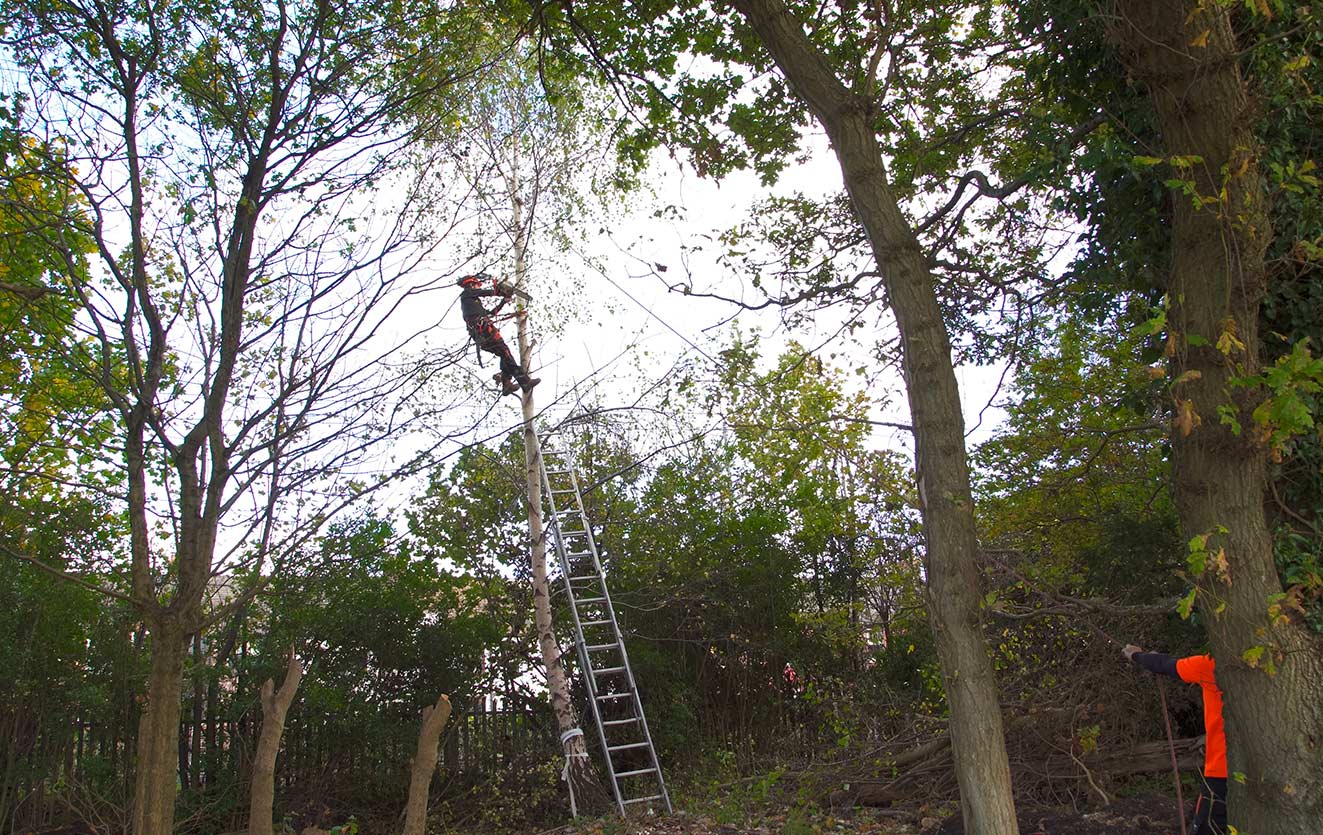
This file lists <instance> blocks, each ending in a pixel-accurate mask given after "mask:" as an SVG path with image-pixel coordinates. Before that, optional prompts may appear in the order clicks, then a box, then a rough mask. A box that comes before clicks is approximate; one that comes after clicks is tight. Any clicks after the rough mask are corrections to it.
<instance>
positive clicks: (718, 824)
mask: <svg viewBox="0 0 1323 835" xmlns="http://www.w3.org/2000/svg"><path fill="white" fill-rule="evenodd" d="M1019 817H1020V833H1021V835H1177V833H1178V832H1179V826H1178V824H1177V822H1176V807H1175V804H1174V802H1173V801H1172V800H1171V798H1169V797H1164V796H1161V795H1142V796H1138V797H1124V798H1117V799H1115V800H1113V801H1112V802H1111V804H1109V805H1108V806H1106V807H1103V808H1102V809H1097V810H1074V809H1046V808H1026V809H1022V810H1021V811H1020V816H1019ZM963 832H964V828H963V827H962V826H961V822H960V816H959V814H958V813H955V812H954V810H952V809H950V808H946V809H934V808H931V807H928V806H918V805H915V806H896V807H892V808H889V809H859V810H856V811H854V812H853V813H850V814H846V815H830V814H825V813H817V812H805V811H802V810H799V811H796V810H790V811H784V812H778V813H773V814H768V815H766V816H765V817H763V818H762V819H761V820H758V821H756V822H749V823H743V824H735V823H726V822H722V821H720V820H717V819H716V818H714V817H711V816H706V815H691V814H686V813H684V812H677V813H676V814H675V815H672V816H669V817H664V818H651V819H637V820H631V821H626V822H621V821H619V820H612V819H603V820H599V821H594V822H591V823H586V824H580V825H578V826H570V827H562V828H560V829H553V830H547V831H545V832H543V833H537V834H536V835H834V833H872V834H873V835H963ZM530 835H533V833H530Z"/></svg>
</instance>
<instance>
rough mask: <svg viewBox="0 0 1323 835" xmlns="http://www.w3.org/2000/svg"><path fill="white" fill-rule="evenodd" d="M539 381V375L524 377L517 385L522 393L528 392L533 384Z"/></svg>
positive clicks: (540, 380) (540, 379)
mask: <svg viewBox="0 0 1323 835" xmlns="http://www.w3.org/2000/svg"><path fill="white" fill-rule="evenodd" d="M540 382H542V378H541V377H525V378H524V379H523V381H522V382H520V383H519V387H520V388H521V389H523V390H524V394H528V393H529V392H530V391H532V390H533V386H535V385H537V384H538V383H540Z"/></svg>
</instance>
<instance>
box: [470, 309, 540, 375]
mask: <svg viewBox="0 0 1323 835" xmlns="http://www.w3.org/2000/svg"><path fill="white" fill-rule="evenodd" d="M466 324H468V326H469V336H471V337H473V342H474V343H475V344H476V345H477V346H478V348H479V349H480V350H483V351H486V352H487V353H489V354H495V355H496V356H497V357H499V358H500V360H501V376H502V377H506V378H509V377H513V378H514V379H516V380H518V381H519V383H520V385H523V384H525V382H526V381H527V380H528V375H527V374H526V373H524V368H523V366H521V365H520V364H519V363H517V362H515V358H514V354H512V353H510V346H509V345H506V344H505V340H504V339H502V338H501V332H500V331H498V330H497V329H496V325H494V324H492V320H491V319H488V318H487V317H485V316H484V317H483V318H481V319H476V320H474V321H472V322H468V323H466Z"/></svg>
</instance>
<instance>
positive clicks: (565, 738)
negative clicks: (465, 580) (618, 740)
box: [560, 728, 1185, 835]
mask: <svg viewBox="0 0 1323 835" xmlns="http://www.w3.org/2000/svg"><path fill="white" fill-rule="evenodd" d="M576 736H583V728H570V729H569V730H568V731H566V732H565V733H563V734H561V735H560V747H562V748H564V747H565V744H566V743H567V742H569V741H570V740H571V739H574V738H575V737H576ZM570 757H583V758H585V759H587V757H588V752H587V751H577V752H575V753H573V754H571V753H570V752H569V751H566V752H565V767H564V768H562V769H561V770H560V776H561V779H562V780H564V781H565V785H566V787H567V788H569V790H570V817H573V818H577V817H579V805H578V803H577V802H576V801H575V799H574V781H573V780H571V779H570V764H571V760H570ZM1181 835H1185V833H1184V832H1182V833H1181Z"/></svg>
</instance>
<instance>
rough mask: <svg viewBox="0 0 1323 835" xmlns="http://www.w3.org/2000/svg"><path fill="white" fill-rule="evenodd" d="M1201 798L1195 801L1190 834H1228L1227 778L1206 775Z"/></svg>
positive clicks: (1200, 794)
mask: <svg viewBox="0 0 1323 835" xmlns="http://www.w3.org/2000/svg"><path fill="white" fill-rule="evenodd" d="M1203 781H1204V784H1203V786H1202V787H1200V790H1199V799H1198V800H1196V801H1195V802H1194V817H1193V818H1192V819H1191V820H1190V835H1226V833H1227V778H1225V777H1204V778H1203Z"/></svg>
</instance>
